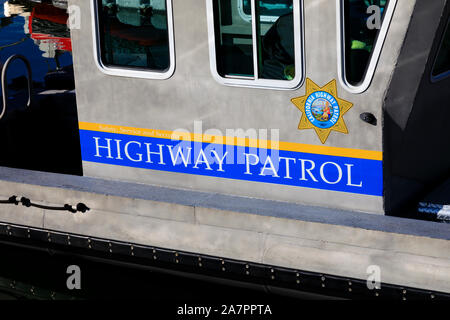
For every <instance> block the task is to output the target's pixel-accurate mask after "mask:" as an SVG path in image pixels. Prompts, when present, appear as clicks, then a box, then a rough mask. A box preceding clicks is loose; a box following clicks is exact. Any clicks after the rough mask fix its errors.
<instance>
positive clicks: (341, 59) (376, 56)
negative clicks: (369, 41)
mask: <svg viewBox="0 0 450 320" xmlns="http://www.w3.org/2000/svg"><path fill="white" fill-rule="evenodd" d="M344 1H345V0H336V14H337V19H336V21H337V26H336V31H337V49H338V50H337V51H338V52H337V58H338V78H339V82H340V84H341V85H342V86H343V87H344V88H345V89H346V90H347V91H348V92H350V93H353V94H361V93H364V92H365V91H367V90H368V89H369V87H370V85H371V84H372V80H373V77H374V75H375V71H376V69H377V66H378V62H379V60H380V56H381V52H382V50H383V47H384V43H385V41H386V37H387V34H388V31H389V27H390V25H391V22H392V18H393V16H394V13H395V9H396V7H397V2H398V0H389V2H388V4H387V6H386V9H385V10H386V12H385V14H384V18H383V22H382V25H381V29H380V30H379V33H378V36H377V39H376V40H375V44H374V48H373V51H372V53H371V56H370V60H369V64H368V66H367V70H366V73H365V75H364V78H363V80H362V81H361V82H360V84H358V85H352V84H351V83H350V82H348V81H347V74H346V61H345V10H344V5H345V4H344Z"/></svg>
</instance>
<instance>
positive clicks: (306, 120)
mask: <svg viewBox="0 0 450 320" xmlns="http://www.w3.org/2000/svg"><path fill="white" fill-rule="evenodd" d="M291 101H292V103H293V104H294V105H295V106H296V107H297V108H298V109H299V110H300V111H301V112H302V118H301V119H300V124H299V125H298V129H299V130H305V129H314V130H315V131H316V133H317V135H318V136H319V139H320V141H321V142H322V144H324V143H325V142H326V141H327V139H328V137H329V135H330V133H331V130H334V131H337V132H341V133H345V134H348V129H347V126H346V125H345V121H344V114H346V113H347V111H348V110H350V109H351V107H353V104H352V103H351V102H348V101H345V100H343V99H340V98H338V94H337V85H336V80H333V81H330V82H329V83H328V84H326V85H325V86H323V87H319V86H318V85H317V84H315V83H314V81H312V80H311V79H309V78H308V79H306V95H305V96H303V97H298V98H294V99H292V100H291Z"/></svg>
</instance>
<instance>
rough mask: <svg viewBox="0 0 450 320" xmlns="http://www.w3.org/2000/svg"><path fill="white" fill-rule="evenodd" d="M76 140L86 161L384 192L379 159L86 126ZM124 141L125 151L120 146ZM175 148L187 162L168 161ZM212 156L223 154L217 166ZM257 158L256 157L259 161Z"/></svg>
mask: <svg viewBox="0 0 450 320" xmlns="http://www.w3.org/2000/svg"><path fill="white" fill-rule="evenodd" d="M107 139H110V140H109V143H110V148H109V149H107V148H104V147H107V146H108V140H107ZM80 140H81V147H82V157H83V161H88V162H95V163H103V164H110V165H118V166H126V167H134V168H143V169H150V170H160V171H168V172H179V173H187V174H195V175H203V176H211V177H218V178H226V179H235V180H246V181H254V182H261V183H272V184H281V185H290V186H297V187H304V188H314V189H322V190H333V191H340V192H347V193H355V194H365V195H372V196H382V194H383V168H382V161H378V160H368V159H357V158H348V157H338V156H328V155H320V154H311V153H302V152H293V151H283V150H279V151H278V150H270V149H269V150H268V149H263V148H248V147H239V146H228V145H227V146H224V145H219V144H208V143H201V142H188V141H182V142H180V141H172V140H169V139H161V138H150V137H141V136H132V135H123V134H115V133H105V132H96V131H88V130H80ZM127 143H128V144H129V145H128V148H127V149H128V150H127V151H128V154H127V153H126V150H125V149H126V145H127ZM97 145H98V146H100V148H97ZM101 147H103V148H101ZM170 147H172V154H171V150H170ZM160 148H161V149H160ZM179 149H180V151H181V152H183V154H184V155H185V157H186V160H187V165H186V166H185V164H184V163H183V162H182V161H180V160H181V158H180V157H178V162H176V163H173V160H172V155H173V156H176V153H177V151H178V150H179ZM148 150H150V152H159V151H160V150H162V163H161V158H160V156H159V155H158V154H155V153H153V154H150V158H149V156H148ZM213 151H215V153H214V152H213ZM203 154H204V155H206V158H203ZM246 154H247V156H246ZM249 154H251V155H249ZM109 156H110V157H109ZM217 157H219V159H221V158H224V160H223V164H222V166H220V163H219V161H218V160H217ZM268 157H269V158H270V159H267V158H268ZM257 158H259V160H260V161H259V162H258V163H256V162H257V161H256V160H257ZM286 158H290V159H291V160H287V159H286ZM149 160H150V161H151V163H150V162H149ZM197 160H203V161H207V162H208V164H206V163H204V162H203V163H202V162H201V161H200V162H199V163H197ZM196 163H197V165H196ZM208 165H209V166H208ZM272 165H273V166H272ZM312 167H314V169H311V168H312ZM308 169H311V170H309V171H308Z"/></svg>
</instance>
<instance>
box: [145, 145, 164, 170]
mask: <svg viewBox="0 0 450 320" xmlns="http://www.w3.org/2000/svg"><path fill="white" fill-rule="evenodd" d="M145 145H146V146H147V161H146V162H147V163H153V162H152V159H151V155H152V154H155V155H159V162H158V164H162V165H165V163H164V156H163V147H164V145H163V144H158V145H157V146H158V147H159V152H156V151H150V146H151V145H152V144H151V143H145Z"/></svg>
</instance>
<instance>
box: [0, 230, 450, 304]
mask: <svg viewBox="0 0 450 320" xmlns="http://www.w3.org/2000/svg"><path fill="white" fill-rule="evenodd" d="M0 241H3V242H8V243H12V244H17V245H27V246H31V247H35V248H45V249H54V250H60V251H64V252H70V253H73V254H78V255H85V256H91V257H96V258H101V259H104V260H106V261H110V262H119V263H120V262H125V263H127V264H130V263H131V264H134V265H136V266H137V267H156V268H163V269H168V270H176V271H182V272H189V273H196V274H200V275H206V276H213V277H218V278H222V279H230V280H237V281H241V282H247V283H258V284H262V285H266V286H274V287H280V288H286V289H292V290H297V291H299V292H308V293H317V294H321V295H327V296H334V297H341V298H349V299H375V300H384V299H388V300H450V294H448V293H443V292H433V291H430V290H424V289H419V288H410V287H403V286H399V285H392V284H387V283H382V284H381V286H380V288H379V289H372V290H371V289H369V288H368V286H367V282H366V280H362V279H354V278H346V277H341V276H334V275H329V274H322V273H316V272H310V271H304V270H296V269H289V268H281V267H278V266H271V265H266V264H259V263H253V262H246V261H240V260H233V259H227V258H221V257H215V256H209V255H202V254H198V253H192V252H183V251H176V250H171V249H165V248H159V247H152V246H143V245H139V244H133V243H127V242H119V241H113V240H108V239H101V238H95V237H89V236H83V235H76V234H70V233H62V232H58V231H52V230H45V229H38V228H30V227H26V226H19V225H13V224H8V223H0Z"/></svg>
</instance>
